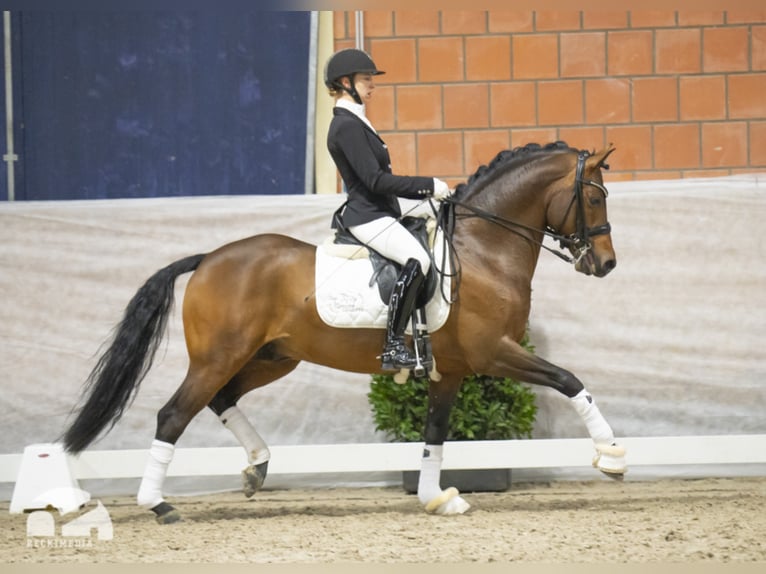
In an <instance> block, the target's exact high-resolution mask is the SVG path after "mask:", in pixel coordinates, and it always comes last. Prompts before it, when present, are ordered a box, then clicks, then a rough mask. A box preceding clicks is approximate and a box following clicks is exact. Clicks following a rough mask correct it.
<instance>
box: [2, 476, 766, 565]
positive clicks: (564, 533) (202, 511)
mask: <svg viewBox="0 0 766 574" xmlns="http://www.w3.org/2000/svg"><path fill="white" fill-rule="evenodd" d="M464 497H465V498H466V500H468V501H469V502H470V503H471V504H472V508H471V510H470V511H469V512H468V513H467V514H464V515H462V516H452V517H441V516H431V515H427V514H425V513H424V512H423V511H422V510H421V507H420V505H419V504H418V501H417V499H416V498H415V497H414V496H412V495H408V494H405V493H404V492H403V491H402V490H401V489H399V488H395V487H390V488H356V489H353V488H344V489H318V490H292V489H291V490H271V491H263V492H260V493H257V494H256V495H255V497H253V498H252V499H250V500H247V499H245V498H244V496H243V495H242V494H241V493H239V492H231V493H225V494H216V495H208V496H197V497H176V498H172V499H169V501H170V502H172V503H173V504H175V505H176V507H177V508H178V509H179V510H180V512H181V513H182V514H183V516H184V520H183V521H182V522H180V523H177V524H174V525H170V526H161V525H159V524H156V523H155V521H154V519H153V517H152V515H151V514H150V513H148V512H147V511H144V510H142V509H140V508H138V507H136V506H135V504H134V502H133V499H132V498H128V497H120V498H110V497H106V498H103V499H101V502H102V503H103V505H104V506H105V507H106V509H107V510H108V512H109V515H110V517H111V521H112V524H113V528H114V530H113V538H112V539H111V540H98V538H97V536H96V533H95V531H94V532H93V534H92V536H91V537H90V538H81V539H77V538H67V537H62V536H56V537H54V538H52V539H46V538H42V537H28V536H27V528H26V521H27V515H23V514H22V515H19V514H10V513H9V512H8V503H7V502H5V503H3V506H2V507H0V528H1V529H2V531H3V532H4V533H5V535H4V536H3V537H2V539H0V562H2V563H25V562H26V563H29V562H35V563H41V562H45V563H82V562H88V563H123V562H165V563H178V562H230V563H231V562H258V563H315V564H317V563H338V562H341V563H349V562H350V563H358V562H368V563H439V562H441V563H455V562H477V563H492V562H500V563H502V562H517V563H518V562H530V563H539V562H544V563H545V562H547V563H550V562H561V563H578V562H601V563H603V562H713V563H715V562H728V563H737V562H766V478H731V479H703V480H659V481H652V482H631V481H629V480H626V481H625V482H623V483H617V482H611V481H608V482H607V481H603V480H599V481H593V482H568V481H559V482H554V483H527V484H514V485H513V486H512V487H511V489H510V490H509V491H507V492H503V493H469V494H465V495H464ZM94 507H95V501H93V502H92V503H91V504H90V505H89V506H88V507H86V508H84V509H82V510H81V511H80V512H79V513H72V514H69V515H67V516H65V517H58V515H56V525H57V532H60V526H61V525H62V524H63V523H65V522H68V521H69V520H71V519H72V518H73V517H74V516H77V515H78V514H84V513H85V512H86V511H87V510H90V509H92V508H94ZM51 546H54V547H51Z"/></svg>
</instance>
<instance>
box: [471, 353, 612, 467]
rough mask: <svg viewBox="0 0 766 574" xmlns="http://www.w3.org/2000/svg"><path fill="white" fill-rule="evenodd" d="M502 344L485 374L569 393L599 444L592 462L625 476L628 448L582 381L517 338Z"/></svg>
mask: <svg viewBox="0 0 766 574" xmlns="http://www.w3.org/2000/svg"><path fill="white" fill-rule="evenodd" d="M501 346H502V352H500V353H498V355H497V356H498V358H497V359H496V360H495V362H494V364H493V365H492V367H491V368H489V369H487V371H488V372H486V373H485V374H492V375H497V376H503V377H512V378H515V379H517V380H520V381H525V382H528V383H532V384H535V385H543V386H546V387H550V388H552V389H555V390H557V391H559V392H560V393H561V394H563V395H564V396H566V397H568V398H569V400H570V402H571V404H572V406H573V407H574V409H575V411H576V412H577V414H578V415H580V418H582V421H583V423H585V428H586V429H587V430H588V434H589V435H590V437H591V438H592V439H593V444H594V446H595V448H596V456H595V457H594V459H593V466H595V467H596V468H598V469H599V470H600V471H601V472H603V473H604V474H606V475H607V476H609V477H611V478H615V479H622V478H623V475H624V474H625V472H627V466H626V463H625V449H624V448H623V447H622V446H620V445H619V444H617V441H616V440H615V437H614V432H613V431H612V427H611V426H609V423H608V422H607V421H606V419H605V418H604V416H603V415H602V414H601V411H600V410H599V408H598V406H596V401H595V400H594V399H593V396H592V395H591V394H590V393H589V392H588V391H587V390H586V389H585V386H584V385H583V384H582V382H580V380H579V379H578V378H577V377H575V376H574V375H573V374H572V373H570V372H569V371H567V370H565V369H562V368H561V367H557V366H556V365H554V364H552V363H549V362H548V361H546V360H545V359H541V358H540V357H538V356H536V355H533V354H532V353H530V352H529V351H527V350H526V349H525V348H523V347H522V346H521V345H519V344H518V343H517V342H515V341H512V340H510V339H506V338H504V339H503V340H501Z"/></svg>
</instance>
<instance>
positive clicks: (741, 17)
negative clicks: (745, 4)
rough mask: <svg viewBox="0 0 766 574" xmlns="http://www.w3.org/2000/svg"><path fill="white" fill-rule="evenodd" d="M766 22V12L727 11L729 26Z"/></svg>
mask: <svg viewBox="0 0 766 574" xmlns="http://www.w3.org/2000/svg"><path fill="white" fill-rule="evenodd" d="M757 1H760V0H757ZM763 22H766V10H752V9H750V10H727V11H726V23H727V24H751V23H758V24H760V23H763Z"/></svg>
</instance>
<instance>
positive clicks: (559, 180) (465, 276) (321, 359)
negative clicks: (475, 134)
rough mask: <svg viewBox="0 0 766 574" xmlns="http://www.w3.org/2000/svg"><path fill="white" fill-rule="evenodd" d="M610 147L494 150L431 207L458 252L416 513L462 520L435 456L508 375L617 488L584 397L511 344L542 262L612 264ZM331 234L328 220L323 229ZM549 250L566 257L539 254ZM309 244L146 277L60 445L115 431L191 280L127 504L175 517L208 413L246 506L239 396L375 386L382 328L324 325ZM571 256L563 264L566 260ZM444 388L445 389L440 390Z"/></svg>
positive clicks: (434, 340)
mask: <svg viewBox="0 0 766 574" xmlns="http://www.w3.org/2000/svg"><path fill="white" fill-rule="evenodd" d="M612 151H614V148H613V147H611V146H609V147H608V148H605V149H602V150H600V151H598V152H592V153H591V152H587V151H581V150H578V149H574V148H571V147H569V146H568V145H567V144H566V143H564V142H555V143H552V144H548V145H546V146H540V145H538V144H529V145H527V146H524V147H520V148H515V149H513V150H505V151H502V152H500V153H499V154H498V155H497V156H496V157H495V158H494V159H493V160H492V162H491V163H490V164H489V165H486V166H482V167H481V168H479V170H478V171H477V172H476V173H475V174H474V175H472V176H471V177H470V178H469V179H468V181H467V182H466V183H463V184H460V185H458V186H457V188H456V190H455V194H454V195H453V196H452V197H451V198H450V199H448V200H447V201H444V202H442V203H441V204H440V206H439V218H438V219H439V220H440V221H442V222H445V221H446V222H449V223H447V224H444V228H445V232H446V235H447V236H448V238H449V242H450V244H451V248H452V253H453V254H454V258H453V259H454V262H455V264H456V265H455V267H456V268H455V269H454V270H453V274H454V275H453V277H454V278H455V279H456V280H454V281H452V282H451V290H452V293H451V295H450V294H448V296H451V298H452V307H451V310H450V313H449V316H448V318H447V321H446V323H445V324H444V325H443V326H442V327H441V328H440V329H438V330H437V331H435V332H434V333H432V334H431V344H432V350H433V356H434V358H435V359H436V360H438V371H439V374H440V375H441V376H440V377H433V376H432V377H431V378H430V381H429V391H428V417H427V421H426V428H425V448H424V451H423V457H422V460H421V473H420V479H419V484H418V499H419V501H420V503H421V504H422V505H423V506H424V508H425V510H426V511H427V512H431V513H436V514H459V513H463V512H465V511H466V510H467V509H468V508H469V504H468V503H467V502H466V501H465V500H464V499H463V498H462V497H461V496H460V495H459V493H458V492H457V490H456V489H455V488H452V487H450V488H447V489H445V490H442V488H441V485H440V472H441V464H442V448H443V444H444V441H445V439H446V436H447V431H448V420H449V415H450V410H451V408H452V404H453V401H454V399H455V396H456V394H457V392H458V390H459V388H460V386H461V382H462V380H463V378H464V377H466V376H468V375H470V374H474V373H480V374H483V375H490V376H495V377H513V378H515V379H517V380H520V381H525V382H528V383H531V384H535V385H543V386H546V387H550V388H553V389H555V390H557V391H559V392H560V393H562V394H563V395H564V396H566V397H568V398H569V399H571V402H572V405H573V407H574V408H575V410H576V412H577V413H578V414H579V415H580V416H581V418H582V420H583V422H584V425H585V427H586V429H587V431H588V433H589V434H590V436H591V438H592V439H593V443H594V447H595V455H594V459H593V465H594V466H596V467H597V468H598V469H599V470H601V471H602V472H604V473H606V474H607V475H609V476H612V477H613V478H621V477H622V475H623V473H624V472H625V471H626V464H625V458H624V455H625V451H624V449H623V448H622V447H621V446H620V445H618V444H617V443H616V442H615V437H614V433H613V432H612V429H611V427H610V426H609V424H608V423H607V422H606V420H605V419H604V417H603V416H602V414H601V413H600V411H599V409H598V407H597V406H596V404H595V402H594V400H593V397H592V396H591V395H590V394H589V393H588V392H587V391H586V389H585V387H584V385H583V384H582V382H581V381H580V380H578V379H577V377H575V376H574V375H573V374H572V373H570V372H568V371H566V370H564V369H562V368H560V367H558V366H556V365H553V364H551V363H549V362H547V361H545V360H544V359H542V358H541V357H538V356H536V355H533V354H531V353H529V352H528V351H527V350H526V349H524V348H523V347H522V346H521V345H520V341H521V339H522V337H523V335H524V333H525V330H526V326H527V320H528V316H529V311H530V298H531V282H532V276H533V274H534V272H535V267H536V265H537V261H538V257H539V254H540V251H541V249H543V248H545V249H548V250H550V251H554V252H555V253H557V254H558V255H559V256H560V257H562V258H564V259H566V260H568V261H569V262H571V263H574V268H575V269H576V270H577V271H578V272H581V273H584V274H587V275H592V276H595V277H603V276H605V275H607V274H608V273H609V272H610V271H611V270H612V269H613V268H614V267H615V265H616V258H615V253H614V249H613V246H612V240H611V228H610V225H609V223H608V221H607V212H606V196H607V190H606V188H605V187H604V183H603V177H602V172H601V170H602V168H603V169H607V168H608V165H607V164H606V163H605V161H606V159H607V157H608V156H609V154H611V153H612ZM328 228H329V222H328ZM546 235H547V236H550V237H553V239H554V240H556V241H559V242H560V243H561V245H562V247H563V248H566V249H567V252H568V254H569V255H567V254H565V253H563V252H560V251H556V250H553V249H550V248H549V247H547V246H545V245H543V240H544V238H545V236H546ZM315 250H316V246H315V245H311V244H309V243H305V242H303V241H299V240H297V239H294V238H291V237H287V236H285V235H280V234H273V233H268V234H261V235H256V236H253V237H249V238H247V239H242V240H239V241H235V242H232V243H229V244H226V245H224V246H222V247H219V248H218V249H216V250H215V251H212V252H210V253H207V254H199V255H193V256H190V257H186V258H183V259H180V260H179V261H176V262H174V263H171V264H170V265H168V266H167V267H165V268H163V269H161V270H159V271H157V272H156V273H155V274H154V275H153V276H152V277H151V278H149V279H148V280H147V281H146V283H145V284H144V285H143V286H142V287H141V288H140V289H139V290H138V291H137V293H136V294H135V295H134V297H133V298H132V299H131V301H130V302H129V304H128V306H127V308H126V309H125V313H124V316H123V318H122V320H121V322H120V323H119V325H118V327H117V329H116V331H115V333H114V336H113V338H112V341H111V344H110V345H109V347H108V348H107V350H106V351H105V352H104V353H103V354H102V356H101V357H100V358H99V360H98V362H97V364H96V366H95V367H94V368H93V371H92V372H91V374H90V376H89V378H88V380H87V381H86V385H85V388H84V390H83V395H82V397H81V398H80V406H79V408H78V409H77V413H76V416H75V417H74V420H73V421H72V422H71V424H70V425H69V426H68V427H67V429H66V430H65V432H64V434H63V437H62V441H63V443H64V446H65V448H66V450H67V451H68V452H70V453H78V452H80V451H82V450H83V449H85V448H86V447H87V446H88V445H89V444H91V443H92V442H93V441H94V440H95V439H96V438H97V437H98V436H99V435H101V434H102V433H104V432H105V431H108V430H109V429H111V428H112V427H113V426H114V424H115V423H116V422H117V420H118V419H119V418H120V416H121V415H122V413H123V411H124V410H125V409H126V408H127V407H128V405H129V404H130V402H131V399H132V398H133V397H134V396H135V393H136V391H137V389H138V386H139V384H140V383H141V381H142V380H143V378H144V376H145V375H146V373H147V371H148V370H149V369H150V367H151V365H152V361H153V358H154V354H155V352H156V350H157V347H158V345H159V343H160V341H161V338H162V335H163V332H164V330H165V326H166V322H167V319H168V315H169V312H170V308H171V306H172V304H173V298H174V293H173V288H174V284H175V280H176V278H177V277H178V276H180V275H182V274H184V273H190V272H193V275H192V276H191V277H190V279H189V282H188V284H187V287H186V291H185V295H184V301H183V313H182V316H183V325H184V335H185V338H186V346H187V350H188V355H189V367H188V371H187V373H186V377H185V379H184V380H183V382H182V383H181V386H180V387H179V388H178V389H177V391H176V392H175V394H174V395H173V396H172V397H171V398H170V400H169V401H168V402H167V404H165V405H164V406H163V407H162V408H161V409H160V410H159V411H158V414H157V427H156V433H155V438H154V440H153V442H152V445H151V448H150V451H149V457H148V462H147V465H146V469H145V472H144V475H143V479H142V481H141V485H140V488H139V491H138V496H137V502H138V504H139V505H140V506H142V507H144V508H147V509H151V510H152V511H153V512H154V514H155V515H156V518H157V520H158V521H159V522H160V523H170V522H174V521H176V520H178V519H179V518H180V515H179V514H178V512H177V510H176V509H174V507H173V506H172V505H170V504H169V503H168V502H166V501H165V500H164V499H163V496H162V486H163V482H164V479H165V476H166V471H167V467H168V464H169V463H170V461H171V459H172V457H173V452H174V448H175V443H176V441H177V440H178V439H179V437H180V436H181V434H182V433H183V432H184V429H185V428H186V426H187V425H188V424H189V422H190V421H191V420H192V419H193V418H194V416H196V415H197V413H199V412H200V411H201V410H202V409H203V408H204V407H206V406H207V407H209V408H210V409H212V410H213V411H214V412H215V413H216V415H218V417H219V418H220V420H221V422H222V423H223V424H224V426H226V427H227V428H228V429H229V430H230V431H231V432H232V433H233V434H234V436H235V437H236V438H237V439H238V441H239V442H240V443H241V444H242V446H243V447H244V448H245V450H246V452H247V455H248V467H247V468H246V469H245V470H244V471H243V484H244V492H245V494H246V495H247V496H252V495H253V494H254V493H255V492H256V491H257V490H258V489H259V488H260V487H261V486H262V484H263V481H264V479H265V477H266V473H267V467H268V461H269V457H270V453H269V449H268V446H267V445H266V444H265V442H264V441H263V439H262V438H261V437H260V435H259V434H258V432H257V431H256V429H255V428H254V427H253V426H252V424H251V423H250V422H249V421H248V420H247V418H246V417H245V416H244V414H243V413H242V411H241V410H240V409H239V408H238V407H237V401H238V400H239V399H240V398H241V397H242V396H243V395H245V393H247V392H249V391H251V390H253V389H256V388H259V387H262V386H264V385H267V384H269V383H271V382H273V381H276V380H277V379H280V378H282V377H284V376H285V375H287V374H288V373H290V372H291V371H292V370H293V369H295V368H296V366H297V365H298V364H299V363H300V362H301V361H309V362H311V363H316V364H319V365H324V366H327V367H330V368H333V369H340V370H345V371H350V372H357V373H379V372H381V371H380V360H379V358H378V357H379V353H380V350H381V349H382V348H383V337H384V334H383V331H382V330H380V329H355V328H353V329H339V328H333V327H329V326H328V325H326V324H325V323H324V322H323V321H322V320H321V318H320V317H319V315H318V313H317V309H316V304H315V302H314V300H313V298H312V297H311V296H310V295H311V294H312V293H313V292H314V270H315ZM570 255H571V257H570ZM437 379H440V380H437Z"/></svg>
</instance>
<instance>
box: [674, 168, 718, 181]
mask: <svg viewBox="0 0 766 574" xmlns="http://www.w3.org/2000/svg"><path fill="white" fill-rule="evenodd" d="M729 171H730V170H728V169H689V170H684V171H682V172H681V177H682V178H685V179H686V178H699V177H705V178H707V177H722V176H725V175H729Z"/></svg>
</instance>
